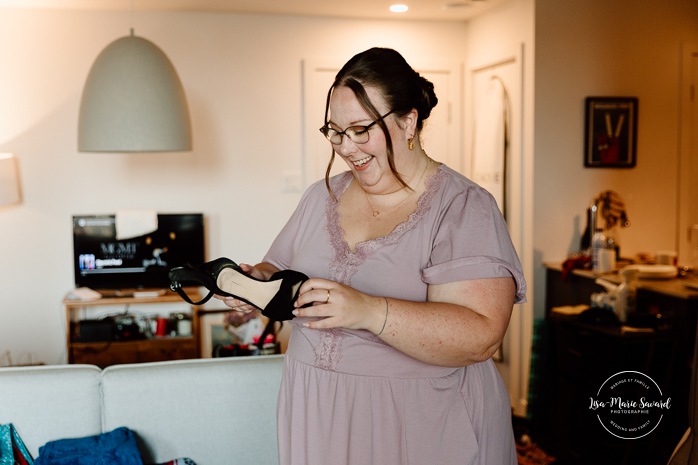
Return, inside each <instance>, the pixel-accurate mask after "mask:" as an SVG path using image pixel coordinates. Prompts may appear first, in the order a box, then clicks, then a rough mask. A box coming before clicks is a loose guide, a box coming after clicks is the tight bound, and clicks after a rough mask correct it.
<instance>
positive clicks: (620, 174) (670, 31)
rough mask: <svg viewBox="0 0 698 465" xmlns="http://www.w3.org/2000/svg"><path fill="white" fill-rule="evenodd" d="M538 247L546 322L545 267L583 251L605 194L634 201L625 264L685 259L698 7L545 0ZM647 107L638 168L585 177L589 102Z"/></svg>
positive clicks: (539, 302)
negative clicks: (684, 125)
mask: <svg viewBox="0 0 698 465" xmlns="http://www.w3.org/2000/svg"><path fill="white" fill-rule="evenodd" d="M535 24H536V38H535V40H536V57H535V58H536V59H535V150H534V151H535V182H534V185H535V187H534V189H535V196H534V199H535V200H534V205H535V213H534V227H535V231H534V235H533V237H534V241H535V244H534V247H535V259H536V263H535V266H536V270H535V272H536V276H535V289H534V294H535V295H536V296H537V297H538V298H537V299H536V308H535V310H536V315H537V316H539V317H540V316H542V315H543V312H544V301H543V296H544V289H545V288H544V270H543V267H542V262H543V261H553V262H560V263H561V262H562V260H563V259H564V258H565V257H566V256H567V255H568V254H569V253H572V252H577V251H579V241H580V235H581V234H582V232H583V229H584V227H585V224H586V217H585V212H586V208H587V207H588V206H589V205H590V203H591V201H592V199H593V198H594V197H595V196H596V195H597V194H599V193H600V192H602V191H604V190H607V189H612V190H615V191H616V192H618V193H619V194H620V195H621V196H622V197H623V199H624V200H625V203H626V207H627V212H628V215H629V219H630V222H631V226H630V227H629V228H627V229H624V230H621V236H620V238H619V239H620V246H621V254H622V255H623V256H624V257H633V256H634V255H635V254H637V253H638V252H642V251H649V252H656V251H657V250H676V244H675V238H676V220H677V217H676V211H677V205H678V204H677V202H678V197H677V180H678V177H677V176H678V173H677V169H678V156H679V148H678V127H679V126H678V125H679V120H678V117H679V77H680V73H679V69H680V68H679V65H680V63H679V58H680V46H681V44H682V43H683V42H696V41H698V27H696V24H698V2H695V1H694V0H668V1H664V2H661V4H658V3H648V2H636V1H630V0H613V1H608V0H583V1H582V0H570V1H564V2H561V1H559V0H537V1H536V19H535ZM587 96H636V97H638V98H639V111H638V116H639V121H638V138H637V166H636V167H635V168H634V169H598V168H584V164H583V151H584V144H583V134H584V99H585V97H587Z"/></svg>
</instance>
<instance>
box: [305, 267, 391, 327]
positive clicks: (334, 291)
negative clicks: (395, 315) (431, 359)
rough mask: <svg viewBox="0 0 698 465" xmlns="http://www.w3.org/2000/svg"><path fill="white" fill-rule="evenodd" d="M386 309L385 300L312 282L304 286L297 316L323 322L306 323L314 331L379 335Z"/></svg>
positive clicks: (328, 283)
mask: <svg viewBox="0 0 698 465" xmlns="http://www.w3.org/2000/svg"><path fill="white" fill-rule="evenodd" d="M309 304H310V305H309ZM306 305H307V306H306ZM385 305H386V302H385V299H384V298H383V297H375V296H371V295H368V294H364V293H363V292H359V291H357V290H356V289H353V288H351V287H349V286H345V285H343V284H339V283H336V282H334V281H329V280H327V279H321V278H312V279H309V280H307V281H306V282H305V283H303V285H302V286H301V289H300V294H299V295H298V300H296V310H295V311H294V314H295V315H296V316H299V317H310V318H320V319H319V320H317V321H308V322H306V323H304V326H306V327H308V328H312V329H329V328H340V327H341V328H348V329H367V330H369V331H371V332H373V333H374V334H378V333H379V332H380V330H381V329H382V327H383V322H384V319H385Z"/></svg>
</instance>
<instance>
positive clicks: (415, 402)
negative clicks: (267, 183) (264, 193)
mask: <svg viewBox="0 0 698 465" xmlns="http://www.w3.org/2000/svg"><path fill="white" fill-rule="evenodd" d="M436 103H437V98H436V95H435V94H434V86H433V85H432V84H431V83H430V82H428V81H427V80H425V79H424V78H423V77H421V76H419V74H418V73H416V72H415V71H414V70H413V69H412V68H411V67H410V66H409V65H408V64H407V63H406V62H405V60H404V59H403V58H402V56H401V55H400V54H398V53H397V52H395V51H394V50H390V49H380V48H373V49H370V50H367V51H365V52H363V53H360V54H358V55H356V56H355V57H353V58H352V59H351V60H350V61H349V62H348V63H347V64H346V65H345V66H344V67H343V68H342V70H340V71H339V73H338V74H337V77H336V80H335V82H334V84H333V85H332V87H331V88H330V91H329V93H328V99H327V107H326V112H325V115H326V116H325V125H324V126H323V127H322V128H321V131H322V133H323V134H324V135H325V136H326V137H327V138H328V139H329V141H330V143H331V145H332V151H333V152H332V160H334V158H335V154H336V155H339V157H340V158H341V159H342V160H343V161H344V162H345V163H346V164H347V166H348V167H349V170H348V171H346V172H344V173H342V174H339V175H337V176H334V177H332V178H328V176H329V175H328V176H326V179H325V182H324V183H322V182H318V183H316V184H314V185H313V186H311V187H310V188H309V189H308V190H307V192H306V193H305V194H304V196H303V198H302V200H301V202H300V204H299V206H298V208H297V209H296V211H295V212H294V214H293V216H292V217H291V219H290V220H289V222H288V223H287V225H286V226H285V227H284V229H283V230H282V231H281V233H280V234H279V236H278V237H277V239H276V240H275V241H274V243H273V245H272V247H271V249H270V250H269V252H268V253H267V255H266V256H265V258H264V260H263V262H262V263H260V264H258V265H255V266H254V267H252V266H248V265H242V267H243V269H244V271H246V272H248V273H250V274H251V275H252V276H254V277H256V278H259V279H268V278H269V277H270V276H271V275H272V274H273V273H275V272H276V271H278V270H282V269H294V270H299V271H302V272H303V273H305V274H307V275H308V276H311V277H312V278H311V279H309V280H307V281H306V282H305V283H304V284H303V285H302V287H301V288H300V295H299V297H298V300H297V301H296V304H295V305H296V309H295V311H294V314H295V315H296V318H294V319H293V320H291V325H292V326H293V330H292V334H291V338H290V341H289V346H288V350H287V353H286V362H285V368H284V374H283V380H282V385H281V392H280V396H279V404H278V431H279V454H280V463H281V464H282V465H291V464H292V465H301V464H302V465H314V464H333V465H337V464H351V465H358V464H420V465H424V464H483V465H484V464H496V465H503V464H515V463H516V453H515V448H514V439H513V434H512V427H511V408H510V403H509V397H508V394H507V392H506V389H505V387H504V386H503V383H502V380H501V378H500V376H499V374H498V373H497V370H496V368H495V366H494V364H493V362H492V360H491V358H490V357H491V356H492V354H494V352H495V351H496V350H497V348H498V347H499V345H500V344H501V341H502V338H503V336H504V333H505V331H506V328H507V325H508V323H509V318H510V315H511V311H512V306H513V304H514V303H517V302H522V301H523V300H524V298H525V282H524V279H523V275H522V273H521V267H520V264H519V260H518V258H517V256H516V252H515V250H514V247H513V246H512V244H511V240H510V238H509V235H508V234H507V230H506V226H505V223H504V220H503V219H502V217H501V215H500V212H499V210H498V208H497V205H496V203H495V201H494V200H493V198H492V196H491V195H490V194H488V193H487V192H486V191H485V190H483V189H482V188H480V187H479V186H477V185H475V184H474V183H472V182H471V181H469V180H468V179H466V178H465V177H463V176H461V175H460V174H458V173H456V172H454V171H453V170H451V169H449V168H447V167H446V166H444V165H442V164H439V163H437V162H435V161H433V160H432V159H431V158H429V156H428V155H427V154H426V153H425V152H424V150H423V149H422V146H421V143H420V137H419V136H420V133H421V130H422V128H423V124H424V121H425V120H426V119H427V117H428V116H429V113H430V112H431V109H432V108H433V107H434V106H435V105H436ZM331 166H332V161H331V162H330V167H331ZM330 167H328V170H327V172H328V173H329V171H330V169H329V168H330ZM227 303H228V305H230V306H231V307H234V308H238V309H242V310H246V309H249V308H250V307H249V306H248V305H246V304H244V302H241V301H238V300H235V299H233V298H229V299H228V300H227Z"/></svg>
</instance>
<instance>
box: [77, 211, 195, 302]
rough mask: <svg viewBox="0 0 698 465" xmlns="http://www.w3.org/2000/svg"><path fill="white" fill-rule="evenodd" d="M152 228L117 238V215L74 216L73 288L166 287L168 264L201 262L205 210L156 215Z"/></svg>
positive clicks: (170, 265) (167, 282)
mask: <svg viewBox="0 0 698 465" xmlns="http://www.w3.org/2000/svg"><path fill="white" fill-rule="evenodd" d="M153 228H154V230H151V231H149V232H147V233H146V234H142V235H137V236H134V237H123V238H121V237H122V236H123V235H117V215H116V214H107V215H74V216H73V259H74V269H75V285H76V287H89V288H92V289H120V290H124V289H154V288H155V289H166V288H168V287H169V280H168V278H167V273H168V272H169V270H170V269H171V268H172V267H175V266H182V265H184V264H187V263H188V264H191V265H198V264H200V263H203V262H204V261H205V260H204V218H203V214H201V213H185V214H157V221H155V218H153ZM153 228H150V229H153Z"/></svg>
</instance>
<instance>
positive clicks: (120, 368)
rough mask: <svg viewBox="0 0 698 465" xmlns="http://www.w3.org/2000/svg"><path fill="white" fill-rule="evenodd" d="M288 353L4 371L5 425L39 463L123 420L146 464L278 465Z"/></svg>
mask: <svg viewBox="0 0 698 465" xmlns="http://www.w3.org/2000/svg"><path fill="white" fill-rule="evenodd" d="M283 357H284V356H283V355H270V356H259V357H231V358H217V359H199V360H180V361H171V362H156V363H143V364H130V365H114V366H111V367H108V368H106V369H104V370H101V369H99V368H98V367H96V366H92V365H52V366H37V367H16V368H2V369H0V424H5V423H13V424H14V426H15V427H16V429H17V431H18V433H19V435H20V436H21V438H22V440H23V441H24V443H25V444H26V446H27V448H28V449H29V452H30V453H31V454H32V456H33V457H34V458H35V459H36V457H37V456H38V450H39V447H40V446H42V445H44V444H45V443H46V442H48V441H51V440H56V439H64V438H78V437H84V436H91V435H96V434H99V433H103V432H108V431H111V430H113V429H115V428H118V427H120V426H126V427H128V428H130V429H131V430H133V431H134V432H135V433H136V436H137V437H138V441H139V444H138V445H139V449H140V451H141V455H142V457H143V460H144V463H146V464H147V463H163V462H167V461H169V460H172V459H175V458H180V457H189V458H191V459H192V460H194V461H195V462H196V464H197V465H224V464H255V465H267V464H269V465H271V464H278V452H277V450H278V449H277V443H276V401H277V395H278V391H279V385H280V382H281V371H282V365H283Z"/></svg>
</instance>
